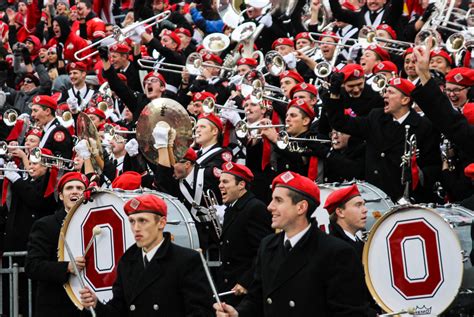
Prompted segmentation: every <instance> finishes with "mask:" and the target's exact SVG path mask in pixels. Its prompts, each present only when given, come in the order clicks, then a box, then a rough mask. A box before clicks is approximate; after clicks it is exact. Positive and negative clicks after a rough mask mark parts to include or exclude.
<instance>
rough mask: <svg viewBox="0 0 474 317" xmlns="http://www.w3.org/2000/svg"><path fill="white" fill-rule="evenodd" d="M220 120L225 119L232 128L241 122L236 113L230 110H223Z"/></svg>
mask: <svg viewBox="0 0 474 317" xmlns="http://www.w3.org/2000/svg"><path fill="white" fill-rule="evenodd" d="M220 116H221V119H226V120H227V121H229V122H230V123H231V124H232V125H233V126H234V127H235V125H236V124H237V122H239V121H240V120H242V119H241V118H240V116H239V114H238V112H237V111H235V110H230V109H223V110H222V111H221V114H220Z"/></svg>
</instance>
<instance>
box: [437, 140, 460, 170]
mask: <svg viewBox="0 0 474 317" xmlns="http://www.w3.org/2000/svg"><path fill="white" fill-rule="evenodd" d="M440 148H441V157H442V159H443V161H446V163H447V164H448V170H449V171H450V172H452V171H454V170H455V169H456V166H455V165H454V162H453V155H452V153H451V152H452V151H453V145H452V143H451V141H450V140H449V139H448V138H447V137H446V136H445V135H444V134H442V133H441V147H440Z"/></svg>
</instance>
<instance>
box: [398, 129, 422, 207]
mask: <svg viewBox="0 0 474 317" xmlns="http://www.w3.org/2000/svg"><path fill="white" fill-rule="evenodd" d="M413 155H416V156H418V150H417V148H416V135H415V134H412V135H411V136H410V126H409V125H405V145H404V152H403V155H402V163H401V164H400V166H401V167H402V177H401V184H402V185H404V187H405V188H404V191H403V196H402V198H400V199H399V200H398V203H399V204H400V205H403V204H409V203H410V202H411V200H410V184H411V183H412V179H411V158H412V156H413Z"/></svg>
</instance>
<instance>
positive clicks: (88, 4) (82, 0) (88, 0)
mask: <svg viewBox="0 0 474 317" xmlns="http://www.w3.org/2000/svg"><path fill="white" fill-rule="evenodd" d="M80 2H82V3H84V4H85V5H86V8H87V9H90V8H92V2H91V1H90V0H79V1H78V2H77V3H80Z"/></svg>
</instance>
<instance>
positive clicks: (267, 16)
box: [258, 13, 273, 28]
mask: <svg viewBox="0 0 474 317" xmlns="http://www.w3.org/2000/svg"><path fill="white" fill-rule="evenodd" d="M258 22H259V23H261V24H263V25H265V27H267V28H269V27H271V26H272V25H273V19H272V15H271V14H270V13H267V14H265V15H264V16H262V17H261V18H260V20H259V21H258Z"/></svg>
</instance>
